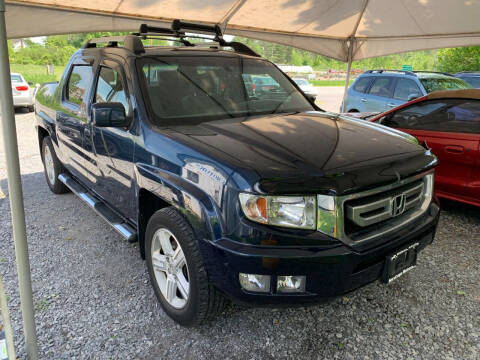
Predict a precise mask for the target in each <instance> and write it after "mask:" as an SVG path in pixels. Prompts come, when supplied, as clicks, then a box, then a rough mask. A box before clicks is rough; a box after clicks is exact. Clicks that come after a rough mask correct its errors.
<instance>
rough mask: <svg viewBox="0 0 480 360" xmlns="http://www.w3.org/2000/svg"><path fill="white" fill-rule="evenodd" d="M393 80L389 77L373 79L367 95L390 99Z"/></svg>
mask: <svg viewBox="0 0 480 360" xmlns="http://www.w3.org/2000/svg"><path fill="white" fill-rule="evenodd" d="M392 85H393V78H391V77H378V78H376V79H375V81H374V83H373V85H372V87H371V88H370V91H369V94H370V95H376V96H383V97H390V93H391V90H392Z"/></svg>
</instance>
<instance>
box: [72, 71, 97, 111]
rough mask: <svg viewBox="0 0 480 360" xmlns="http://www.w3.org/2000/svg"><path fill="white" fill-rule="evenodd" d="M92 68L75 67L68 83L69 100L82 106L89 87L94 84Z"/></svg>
mask: <svg viewBox="0 0 480 360" xmlns="http://www.w3.org/2000/svg"><path fill="white" fill-rule="evenodd" d="M92 78H93V77H92V67H91V66H90V65H74V66H73V68H72V71H71V73H70V77H69V78H68V82H67V92H66V97H67V100H68V101H70V102H71V103H73V104H76V105H81V104H82V103H83V102H84V100H85V96H86V93H87V91H88V88H89V86H90V85H91V83H92Z"/></svg>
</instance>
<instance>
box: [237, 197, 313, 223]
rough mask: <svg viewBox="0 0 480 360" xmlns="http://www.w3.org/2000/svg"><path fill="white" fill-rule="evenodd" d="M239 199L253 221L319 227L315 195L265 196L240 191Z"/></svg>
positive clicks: (246, 213) (244, 210)
mask: <svg viewBox="0 0 480 360" xmlns="http://www.w3.org/2000/svg"><path fill="white" fill-rule="evenodd" d="M239 199H240V204H241V206H242V210H243V213H244V214H245V216H246V217H247V218H248V219H250V220H252V221H255V222H258V223H262V224H268V225H275V226H283V227H291V228H300V229H316V227H317V224H316V219H317V216H316V215H317V206H316V198H315V196H263V195H254V194H247V193H240V195H239Z"/></svg>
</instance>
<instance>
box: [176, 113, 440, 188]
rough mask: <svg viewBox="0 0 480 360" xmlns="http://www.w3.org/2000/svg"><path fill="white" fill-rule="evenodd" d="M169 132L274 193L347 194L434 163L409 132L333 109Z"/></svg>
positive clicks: (422, 168)
mask: <svg viewBox="0 0 480 360" xmlns="http://www.w3.org/2000/svg"><path fill="white" fill-rule="evenodd" d="M168 133H169V134H168V135H169V136H170V137H173V138H174V139H175V140H177V141H179V142H181V143H184V144H186V145H188V146H190V147H192V148H196V149H197V150H198V151H199V152H201V153H203V154H205V155H207V156H210V157H212V158H213V159H216V160H217V161H218V162H219V163H227V164H230V165H231V166H232V167H233V168H235V167H237V168H243V169H246V168H247V169H252V170H254V171H255V172H257V173H258V175H259V176H260V179H262V180H261V184H262V186H263V189H265V191H270V192H272V191H277V190H278V191H281V192H298V191H300V189H303V191H304V190H305V187H306V186H307V187H308V188H309V189H312V190H314V189H315V190H321V189H323V190H325V189H327V188H328V189H330V190H332V189H335V191H337V192H343V191H345V190H347V189H352V186H353V188H355V187H357V186H365V185H367V183H369V182H370V183H372V184H374V183H375V184H376V183H382V182H391V181H394V180H396V179H397V180H398V179H399V178H401V177H406V176H409V175H411V174H413V173H415V172H419V171H422V170H424V169H425V168H427V167H429V166H432V165H433V163H434V162H435V157H434V156H432V155H429V156H425V152H426V150H425V149H424V148H422V147H421V146H420V145H418V144H417V142H416V140H414V139H413V138H412V137H410V136H408V137H406V136H405V135H406V134H403V133H401V132H392V131H390V129H388V128H386V127H383V126H381V125H377V124H372V123H368V122H364V121H360V120H355V119H351V118H348V117H341V116H339V115H338V114H334V113H322V112H313V111H312V112H308V113H299V114H281V115H269V116H256V117H250V118H236V119H228V120H218V121H212V122H207V123H203V124H200V125H192V126H175V127H170V128H169V129H168ZM372 171H374V173H372ZM347 175H348V176H347ZM345 176H347V177H348V178H349V180H348V181H347V182H348V184H347V183H345V181H343V186H342V189H340V188H339V186H338V185H339V181H338V179H339V177H344V178H345ZM360 178H361V179H360ZM357 180H358V181H357ZM352 181H353V182H354V183H355V184H351V182H352Z"/></svg>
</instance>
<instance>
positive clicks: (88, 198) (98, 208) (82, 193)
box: [58, 174, 137, 243]
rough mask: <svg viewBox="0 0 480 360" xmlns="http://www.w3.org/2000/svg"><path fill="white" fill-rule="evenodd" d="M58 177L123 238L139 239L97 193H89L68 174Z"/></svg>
mask: <svg viewBox="0 0 480 360" xmlns="http://www.w3.org/2000/svg"><path fill="white" fill-rule="evenodd" d="M58 179H59V180H60V181H61V182H62V183H64V184H65V186H66V187H68V188H69V189H70V190H72V192H73V193H74V194H75V195H77V196H78V197H79V198H80V199H81V200H83V202H85V203H86V204H87V205H88V206H89V207H91V208H92V209H93V210H95V212H96V213H97V214H98V215H100V216H101V217H102V218H103V219H104V220H105V221H106V222H107V223H109V224H110V225H111V226H112V227H113V228H114V229H115V230H116V231H117V232H118V233H119V234H120V235H122V237H123V238H125V239H126V240H127V241H128V242H130V243H134V242H135V241H137V232H136V231H135V229H133V228H132V227H131V226H130V225H128V224H127V223H126V222H125V220H124V219H123V218H122V217H121V216H120V215H118V214H117V213H115V212H114V211H113V210H112V209H110V207H109V206H108V205H106V204H105V203H104V202H103V201H101V200H99V199H98V198H97V197H96V196H95V195H93V194H91V193H89V192H88V191H87V189H85V188H84V187H83V186H82V185H80V184H79V183H78V182H77V181H75V179H73V178H72V177H71V176H69V175H67V174H60V175H58Z"/></svg>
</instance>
